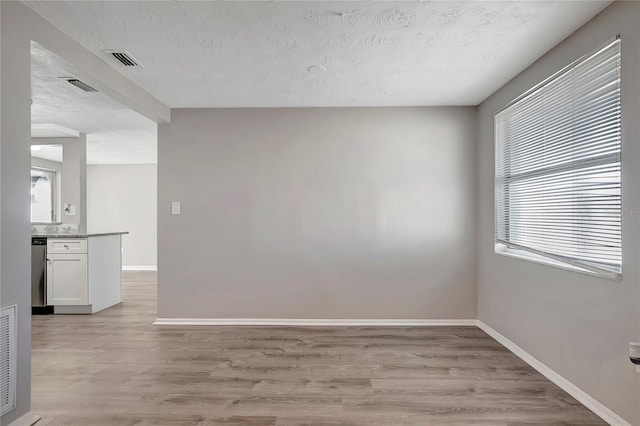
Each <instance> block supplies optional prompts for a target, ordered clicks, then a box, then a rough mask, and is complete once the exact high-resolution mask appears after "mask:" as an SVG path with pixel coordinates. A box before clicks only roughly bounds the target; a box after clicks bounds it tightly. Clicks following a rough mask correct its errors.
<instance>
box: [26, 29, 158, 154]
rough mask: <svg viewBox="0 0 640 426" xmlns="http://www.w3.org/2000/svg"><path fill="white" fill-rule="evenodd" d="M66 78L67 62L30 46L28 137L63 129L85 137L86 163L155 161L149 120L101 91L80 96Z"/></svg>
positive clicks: (154, 136) (154, 137)
mask: <svg viewBox="0 0 640 426" xmlns="http://www.w3.org/2000/svg"><path fill="white" fill-rule="evenodd" d="M67 76H69V77H73V76H74V67H73V66H72V65H71V64H69V63H68V62H66V61H64V60H63V59H62V58H60V57H59V56H56V55H54V54H53V53H51V52H50V51H48V50H46V49H45V48H44V47H42V46H40V45H39V44H37V43H35V42H32V43H31V97H32V102H33V103H32V105H31V122H32V128H33V133H32V135H33V136H37V137H44V136H49V137H60V136H68V135H67V134H64V132H63V133H61V130H60V126H62V128H67V129H72V130H75V131H79V132H84V133H86V134H87V163H88V164H150V163H156V159H157V132H156V124H155V123H154V122H152V121H151V120H149V119H147V118H145V117H143V116H141V115H140V114H138V113H136V112H134V111H133V110H131V109H129V108H126V107H124V106H122V105H121V104H119V103H117V102H115V101H113V100H112V99H111V98H109V97H108V96H106V95H104V94H102V93H86V92H83V91H82V90H80V89H78V88H77V87H74V86H72V85H71V84H69V83H67V82H66V80H64V79H61V78H60V77H67ZM34 154H35V155H36V156H40V157H43V156H44V155H45V153H44V152H42V153H34ZM44 158H48V157H44Z"/></svg>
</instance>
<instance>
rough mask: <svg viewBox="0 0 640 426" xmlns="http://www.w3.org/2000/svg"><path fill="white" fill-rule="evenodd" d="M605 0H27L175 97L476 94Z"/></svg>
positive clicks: (191, 101) (288, 101) (467, 97)
mask: <svg viewBox="0 0 640 426" xmlns="http://www.w3.org/2000/svg"><path fill="white" fill-rule="evenodd" d="M609 3H611V2H610V1H554V0H551V1H512V2H498V1H466V2H449V1H433V2H384V1H383V2H377V1H373V2H349V1H342V2H334V1H300V2H289V1H282V2H251V1H247V2H245V1H230V2H188V1H173V2H151V1H144V2H143V1H138V2H127V1H114V2H92V1H80V2H73V1H65V2H56V1H42V2H28V3H27V4H28V5H29V6H30V7H31V8H32V9H34V10H35V11H36V12H37V13H39V14H40V15H42V16H43V17H44V18H46V19H47V20H49V21H50V22H52V23H53V24H54V25H56V26H57V27H58V28H60V29H61V30H63V31H64V32H66V33H67V34H69V35H70V36H71V37H73V38H74V39H76V40H77V41H78V42H80V43H81V44H82V45H84V46H85V47H86V48H87V49H89V50H90V51H92V52H94V53H95V54H96V55H98V56H100V57H102V58H104V60H105V61H107V62H109V63H110V64H112V65H113V66H114V67H115V68H117V69H118V70H119V71H120V72H122V73H123V74H125V75H126V76H128V77H129V78H130V79H131V80H133V81H134V82H136V83H137V84H139V85H140V86H141V87H143V88H144V89H146V90H147V91H148V92H149V93H151V94H152V95H154V96H155V97H157V98H158V99H160V100H161V101H163V102H164V103H165V104H167V105H168V106H170V107H172V108H179V107H273V106H296V107H297V106H390V105H393V106H395V105H400V106H411V105H477V104H478V103H480V102H481V101H483V100H484V99H485V98H486V97H488V96H489V95H490V94H492V93H493V92H494V91H495V90H497V89H498V88H499V87H501V86H502V85H503V84H504V83H506V82H507V81H508V80H510V79H511V78H512V77H514V76H515V75H517V74H518V73H519V72H520V71H522V70H523V69H524V68H526V67H527V66H528V65H529V64H531V63H532V62H533V61H534V60H535V59H537V58H538V57H540V56H541V55H542V54H544V53H545V52H546V51H547V50H549V49H550V48H552V47H553V46H554V45H556V44H557V43H558V42H559V41H561V40H562V39H564V38H565V37H566V36H568V35H569V34H571V33H572V32H573V31H575V30H576V29H577V28H578V27H580V26H581V25H582V24H584V23H585V22H587V21H588V20H589V19H590V18H591V17H593V16H594V15H595V14H596V13H597V12H599V11H600V10H602V9H603V8H604V7H606V5H608V4H609ZM106 48H123V49H126V50H128V51H129V52H130V53H131V54H133V56H135V57H136V58H137V59H138V60H140V62H142V64H143V65H144V67H141V68H131V69H126V68H124V67H122V66H120V65H119V64H118V63H117V62H115V61H114V60H113V59H112V58H110V57H109V56H108V55H106V54H105V53H104V52H103V51H102V49H106ZM313 66H316V67H315V68H311V69H310V71H312V72H310V71H308V69H309V67H313ZM102 115H103V116H104V114H102ZM105 124H106V123H105ZM104 143H106V142H104Z"/></svg>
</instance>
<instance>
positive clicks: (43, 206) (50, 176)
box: [31, 169, 56, 223]
mask: <svg viewBox="0 0 640 426" xmlns="http://www.w3.org/2000/svg"><path fill="white" fill-rule="evenodd" d="M55 179H56V173H55V172H52V171H49V170H43V169H31V222H46V223H50V222H55V219H56V218H55V207H54V206H55V205H56V204H55V193H56V184H55Z"/></svg>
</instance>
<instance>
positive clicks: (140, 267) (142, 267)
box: [122, 265, 158, 271]
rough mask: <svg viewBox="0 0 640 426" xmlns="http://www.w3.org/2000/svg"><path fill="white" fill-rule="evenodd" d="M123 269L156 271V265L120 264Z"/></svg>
mask: <svg viewBox="0 0 640 426" xmlns="http://www.w3.org/2000/svg"><path fill="white" fill-rule="evenodd" d="M122 270H123V271H157V270H158V265H122Z"/></svg>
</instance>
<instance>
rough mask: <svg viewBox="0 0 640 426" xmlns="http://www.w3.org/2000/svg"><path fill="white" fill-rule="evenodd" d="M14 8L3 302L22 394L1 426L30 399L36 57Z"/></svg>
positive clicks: (5, 99) (4, 173)
mask: <svg viewBox="0 0 640 426" xmlns="http://www.w3.org/2000/svg"><path fill="white" fill-rule="evenodd" d="M14 7H15V4H14V2H0V9H2V14H1V19H2V24H1V31H2V37H1V44H2V45H1V47H0V55H1V57H0V66H1V67H2V70H1V72H0V85H1V89H2V90H1V93H2V94H1V95H0V96H1V97H0V103H2V112H1V116H0V118H1V123H0V129H1V130H0V152H1V154H0V161H1V163H0V198H1V200H0V203H1V204H2V216H1V218H0V232H1V233H2V239H1V242H0V246H1V248H0V252H1V253H0V256H1V257H0V303H1V304H2V306H3V307H4V306H10V305H14V304H15V305H17V307H18V319H17V325H18V382H17V386H18V389H17V404H16V408H15V409H14V410H12V411H10V412H9V413H7V414H5V415H4V416H2V418H1V419H0V424H8V423H10V422H12V421H13V420H14V419H16V418H18V417H20V416H22V415H23V414H25V413H26V412H28V411H29V408H30V399H31V395H30V394H31V287H30V285H29V283H30V282H31V268H30V261H31V251H30V241H29V235H30V231H31V228H30V207H31V206H30V202H29V194H30V164H31V151H30V149H29V144H30V139H31V128H30V121H31V117H30V106H29V98H30V96H29V95H30V91H31V80H30V77H31V76H30V72H29V70H30V67H31V58H30V56H29V55H30V54H29V37H28V34H27V33H26V31H24V28H23V27H21V26H20V25H19V24H18V23H16V22H15V21H14V19H13V18H14V16H13V15H12V14H11V12H12V10H13V9H14ZM18 7H20V5H18Z"/></svg>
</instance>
